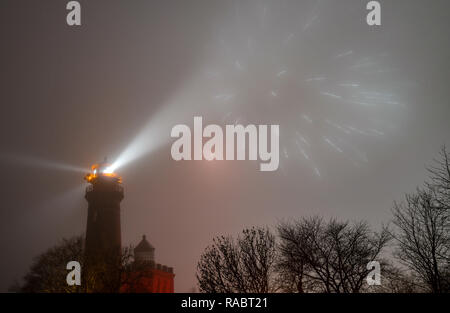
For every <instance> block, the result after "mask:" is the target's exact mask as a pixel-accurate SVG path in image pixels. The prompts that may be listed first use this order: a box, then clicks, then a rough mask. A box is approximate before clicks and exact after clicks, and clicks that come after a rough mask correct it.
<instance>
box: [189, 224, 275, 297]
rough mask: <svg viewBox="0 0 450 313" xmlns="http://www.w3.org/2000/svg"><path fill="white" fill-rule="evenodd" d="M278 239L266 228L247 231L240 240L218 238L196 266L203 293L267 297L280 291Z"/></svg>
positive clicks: (244, 231) (245, 230) (243, 232)
mask: <svg viewBox="0 0 450 313" xmlns="http://www.w3.org/2000/svg"><path fill="white" fill-rule="evenodd" d="M275 262H276V245H275V236H274V235H273V234H272V233H271V232H270V231H269V229H267V228H251V229H244V230H243V231H242V233H241V235H240V236H239V237H238V238H237V239H233V238H232V237H230V236H228V237H224V236H221V237H216V238H214V240H213V244H212V245H211V246H209V247H207V248H206V250H205V252H204V253H203V254H202V256H201V258H200V261H199V262H198V265H197V275H196V276H197V280H198V285H199V289H200V291H202V292H210V293H223V292H228V293H232V292H239V293H267V292H275V291H276V290H277V286H276V282H275V277H274V274H275V273H274V272H275Z"/></svg>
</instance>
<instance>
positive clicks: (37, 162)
mask: <svg viewBox="0 0 450 313" xmlns="http://www.w3.org/2000/svg"><path fill="white" fill-rule="evenodd" d="M0 160H2V161H5V162H8V163H13V164H17V165H20V166H30V167H37V168H44V169H51V170H58V171H68V172H77V173H87V172H89V168H84V167H80V166H76V165H72V164H67V163H62V162H57V161H50V160H45V159H42V158H38V157H32V156H21V155H12V154H3V155H1V156H0Z"/></svg>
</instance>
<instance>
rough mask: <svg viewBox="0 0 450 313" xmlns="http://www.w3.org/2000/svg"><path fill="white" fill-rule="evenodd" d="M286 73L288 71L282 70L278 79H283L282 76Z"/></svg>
mask: <svg viewBox="0 0 450 313" xmlns="http://www.w3.org/2000/svg"><path fill="white" fill-rule="evenodd" d="M286 73H287V71H286V70H282V71H280V72H278V74H277V77H281V76H282V75H284V74H286Z"/></svg>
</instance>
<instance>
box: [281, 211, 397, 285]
mask: <svg viewBox="0 0 450 313" xmlns="http://www.w3.org/2000/svg"><path fill="white" fill-rule="evenodd" d="M278 233H279V235H280V241H281V242H280V247H279V249H280V263H279V266H278V267H279V270H280V272H281V275H282V277H285V278H286V279H289V278H291V279H292V281H291V283H290V285H291V286H296V291H297V292H336V293H341V292H345V293H350V292H352V293H355V292H360V291H361V288H362V285H363V283H364V281H365V279H366V277H367V275H368V274H369V272H370V270H369V269H367V264H368V263H369V262H371V261H375V260H376V261H379V262H380V263H383V260H382V259H381V256H380V255H381V252H382V250H383V248H384V247H385V245H386V243H387V242H388V240H389V237H390V236H389V234H388V232H387V230H386V229H385V228H383V230H382V231H381V232H380V233H373V232H371V231H370V229H369V227H368V225H367V224H366V223H365V222H360V223H354V224H350V223H349V222H338V221H336V220H330V221H328V222H324V220H323V219H322V218H319V217H312V218H303V219H301V220H298V221H296V222H294V223H284V224H281V225H279V226H278Z"/></svg>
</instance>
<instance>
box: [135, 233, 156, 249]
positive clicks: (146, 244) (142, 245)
mask: <svg viewBox="0 0 450 313" xmlns="http://www.w3.org/2000/svg"><path fill="white" fill-rule="evenodd" d="M153 250H155V247H153V246H152V245H151V244H150V243H149V242H148V241H147V239H146V237H145V235H142V240H141V242H140V243H139V244H138V245H137V246H136V248H134V252H147V251H153Z"/></svg>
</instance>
